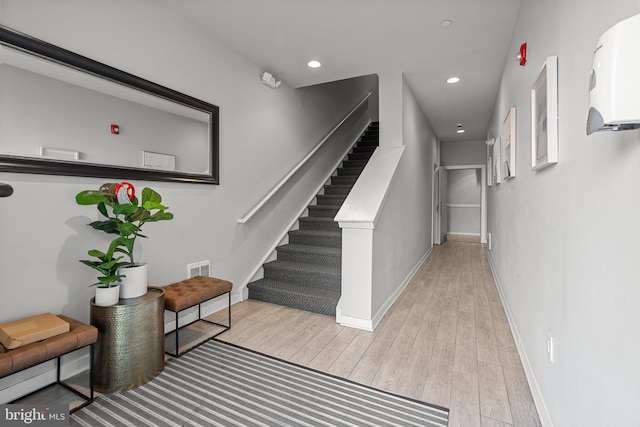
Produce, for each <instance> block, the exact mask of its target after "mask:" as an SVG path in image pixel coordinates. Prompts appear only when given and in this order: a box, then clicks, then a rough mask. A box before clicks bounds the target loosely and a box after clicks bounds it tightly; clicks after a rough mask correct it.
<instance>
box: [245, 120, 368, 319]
mask: <svg viewBox="0 0 640 427" xmlns="http://www.w3.org/2000/svg"><path fill="white" fill-rule="evenodd" d="M377 146H378V122H373V123H371V125H369V127H368V128H367V130H366V131H365V132H364V133H363V134H362V136H360V139H359V140H358V142H357V143H356V145H355V147H353V150H352V152H351V153H349V154H348V157H347V160H344V161H343V162H342V167H340V168H338V169H337V171H336V172H337V174H336V175H334V176H332V177H331V184H328V185H325V186H324V192H323V193H324V194H319V195H318V196H317V197H316V200H317V203H316V204H315V205H310V206H309V208H308V212H309V214H308V216H304V217H300V218H299V219H298V222H299V224H300V229H299V230H292V231H289V243H288V244H285V245H282V246H278V247H277V248H276V250H277V259H276V260H275V261H271V262H267V263H265V264H264V265H263V266H262V267H263V270H264V278H263V279H259V280H256V281H255V282H251V283H249V284H248V285H247V286H248V288H249V299H253V300H258V301H265V302H269V303H272V304H278V305H284V306H287V307H292V308H297V309H299V310H305V311H311V312H314V313H320V314H325V315H327V316H335V315H336V305H337V304H338V301H339V299H340V292H341V264H342V230H340V227H339V226H338V223H337V222H335V221H334V220H333V218H335V216H336V214H337V213H338V211H339V210H340V207H341V206H342V204H343V203H344V201H345V199H346V198H347V194H349V191H351V188H352V187H353V185H354V184H355V182H356V180H357V179H358V176H359V175H360V173H361V172H362V170H363V169H364V167H365V165H366V164H367V162H368V161H369V158H370V157H371V155H372V154H373V151H374V150H375V149H376V147H377Z"/></svg>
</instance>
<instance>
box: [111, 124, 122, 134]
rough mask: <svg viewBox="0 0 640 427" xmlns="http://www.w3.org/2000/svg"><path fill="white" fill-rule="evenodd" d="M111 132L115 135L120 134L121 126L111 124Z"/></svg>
mask: <svg viewBox="0 0 640 427" xmlns="http://www.w3.org/2000/svg"><path fill="white" fill-rule="evenodd" d="M111 133H112V134H114V135H120V126H118V125H111Z"/></svg>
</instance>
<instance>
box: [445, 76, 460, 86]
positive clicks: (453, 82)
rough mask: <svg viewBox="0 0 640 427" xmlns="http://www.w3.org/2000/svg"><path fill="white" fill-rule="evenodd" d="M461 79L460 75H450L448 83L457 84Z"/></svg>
mask: <svg viewBox="0 0 640 427" xmlns="http://www.w3.org/2000/svg"><path fill="white" fill-rule="evenodd" d="M459 81H460V77H449V78H448V79H447V83H449V84H450V85H451V84H455V83H458V82H459Z"/></svg>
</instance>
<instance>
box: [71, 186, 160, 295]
mask: <svg viewBox="0 0 640 427" xmlns="http://www.w3.org/2000/svg"><path fill="white" fill-rule="evenodd" d="M122 184H126V187H122V186H121V185H122ZM122 188H125V190H124V191H123V190H122ZM127 190H128V191H127ZM76 202H77V203H78V204H79V205H97V208H98V211H99V212H100V214H101V215H102V216H103V217H104V219H101V220H98V221H93V222H92V223H90V224H89V225H90V226H91V227H92V228H94V229H96V230H99V231H103V232H105V233H107V234H113V235H117V236H118V237H117V238H115V239H114V240H113V242H112V245H114V248H113V254H118V253H121V254H123V255H124V257H126V258H128V260H129V261H128V262H123V263H122V265H120V266H119V269H118V272H117V274H118V275H120V276H122V278H121V280H122V285H121V287H120V298H135V297H139V296H142V295H144V294H145V293H146V292H147V264H146V263H139V262H136V261H135V260H134V246H135V242H136V239H137V238H138V237H142V238H147V236H145V235H144V234H142V226H143V225H144V224H146V223H148V222H159V221H168V220H171V219H173V214H172V213H170V212H166V211H167V209H168V207H167V206H165V205H163V204H162V196H160V194H158V192H156V191H155V190H152V189H151V188H144V189H143V190H142V193H141V197H140V199H138V198H137V197H136V196H135V190H134V189H133V185H131V184H129V183H121V184H118V185H115V188H114V185H113V184H105V185H103V186H102V187H100V190H97V191H96V190H85V191H81V192H80V193H78V194H77V195H76Z"/></svg>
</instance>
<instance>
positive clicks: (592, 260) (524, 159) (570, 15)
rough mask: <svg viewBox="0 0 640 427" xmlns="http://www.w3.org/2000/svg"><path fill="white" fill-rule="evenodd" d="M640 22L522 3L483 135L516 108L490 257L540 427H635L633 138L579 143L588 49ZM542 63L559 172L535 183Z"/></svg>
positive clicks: (575, 5)
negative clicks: (511, 165)
mask: <svg viewBox="0 0 640 427" xmlns="http://www.w3.org/2000/svg"><path fill="white" fill-rule="evenodd" d="M639 12H640V3H639V2H638V1H637V0H612V1H610V2H607V3H606V4H604V3H603V2H602V1H597V0H554V1H539V0H524V1H523V3H522V8H521V10H520V15H519V18H518V23H517V25H516V26H515V33H514V36H513V39H512V42H511V48H510V50H509V53H508V55H507V58H506V63H505V68H504V73H503V78H502V82H501V85H500V92H499V95H498V97H497V101H496V104H495V109H494V112H493V118H492V121H491V126H490V129H489V134H488V137H490V138H492V137H494V136H496V135H498V134H499V129H500V123H501V121H502V120H503V119H504V117H505V116H506V114H507V112H508V110H509V108H510V107H512V106H515V107H517V144H518V146H517V153H516V156H517V157H516V161H517V176H516V177H515V178H514V179H512V180H509V181H507V182H503V183H502V184H500V185H498V186H494V187H491V189H490V190H489V231H490V232H491V233H492V246H493V248H492V250H491V251H490V252H489V256H490V260H491V263H492V265H493V268H494V270H495V274H496V276H497V279H498V285H499V288H500V291H501V293H502V295H503V298H504V302H505V303H506V306H507V309H508V311H509V315H510V318H511V321H512V326H513V328H514V330H515V333H516V334H517V338H518V340H519V343H518V344H519V348H520V352H521V356H523V358H524V362H525V367H526V369H528V370H529V374H530V382H531V384H532V387H533V392H534V395H535V396H536V398H537V401H536V404H537V406H538V408H539V410H540V411H541V413H542V419H543V421H544V422H545V424H546V425H552V424H553V425H557V426H580V427H582V426H637V425H640V412H638V410H637V403H638V401H640V385H639V382H638V378H640V366H639V365H638V354H640V335H639V334H638V327H637V325H638V324H639V323H640V286H638V284H639V283H640V279H639V278H640V263H639V262H638V259H639V258H640V249H639V247H638V244H637V242H638V241H640V226H638V212H640V199H639V198H638V197H637V195H638V183H639V182H640V167H638V164H639V161H640V132H638V131H627V132H622V133H599V134H594V135H591V136H588V137H587V136H586V132H585V124H586V118H587V111H588V88H589V73H590V70H591V65H592V54H593V51H594V49H595V47H596V41H597V39H598V37H599V36H600V35H601V34H602V33H603V32H604V31H606V30H607V29H608V28H609V27H610V26H611V25H613V24H615V23H616V22H618V21H620V20H622V19H624V18H627V17H630V16H632V15H635V14H637V13H639ZM523 42H527V43H528V48H529V59H528V62H527V64H526V66H525V67H520V66H518V64H517V62H516V61H515V60H513V55H514V54H515V52H517V50H518V46H519V45H520V44H521V43H523ZM549 55H558V67H559V90H558V95H559V112H560V118H559V159H560V160H559V163H558V164H557V165H555V166H552V167H549V168H547V169H544V170H541V171H538V172H534V171H532V170H531V167H530V165H531V148H530V140H531V125H530V121H531V119H530V115H531V108H530V102H531V101H530V89H531V86H532V85H533V83H534V81H535V79H536V76H537V74H538V72H539V71H540V69H541V67H542V65H543V62H544V60H545V58H546V57H547V56H549ZM638 95H639V97H640V94H638ZM547 334H551V335H552V337H553V340H554V361H553V363H551V362H550V361H549V360H548V356H547ZM512 407H513V406H512Z"/></svg>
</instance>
